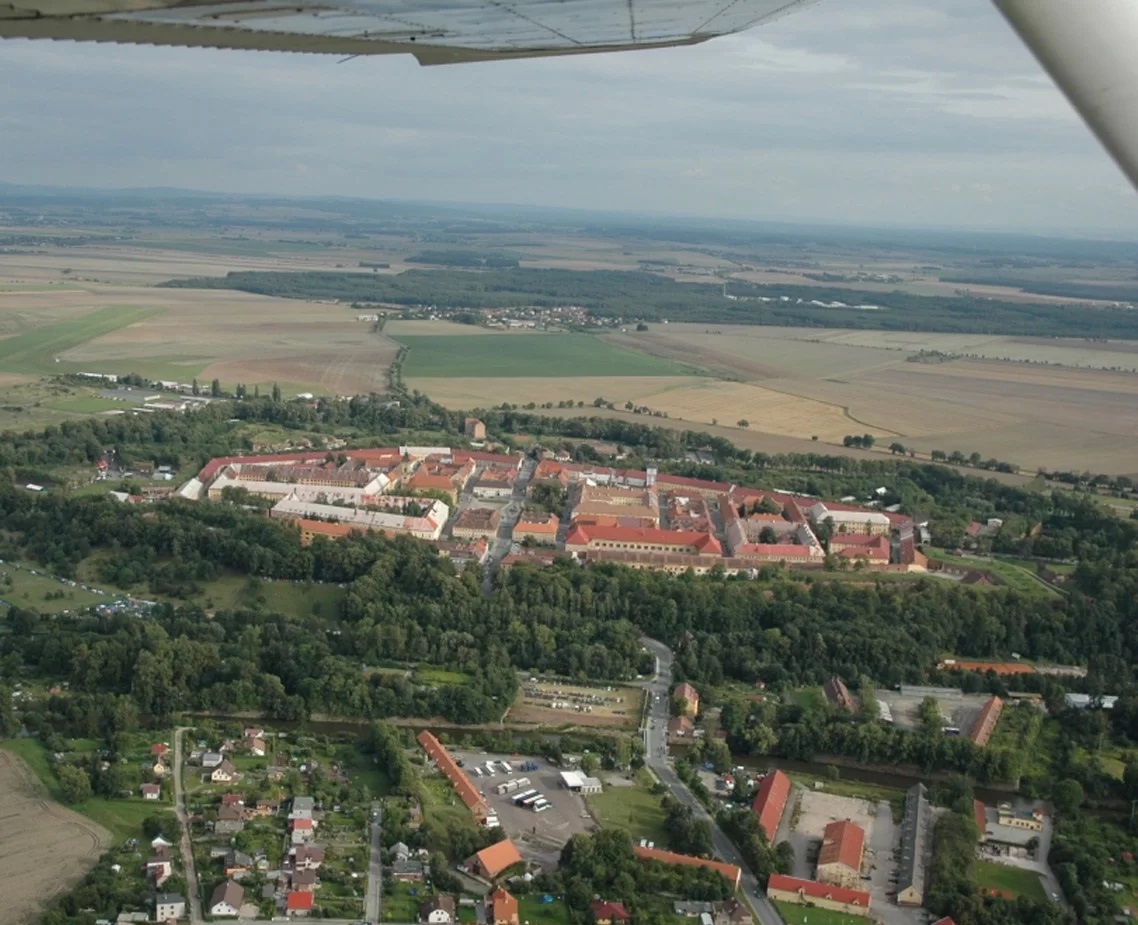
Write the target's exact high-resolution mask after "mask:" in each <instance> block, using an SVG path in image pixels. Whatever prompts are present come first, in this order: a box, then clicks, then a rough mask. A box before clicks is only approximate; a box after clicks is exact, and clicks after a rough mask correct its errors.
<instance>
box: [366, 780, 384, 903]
mask: <svg viewBox="0 0 1138 925" xmlns="http://www.w3.org/2000/svg"><path fill="white" fill-rule="evenodd" d="M371 811H372V814H373V817H374V818H373V819H372V820H371V822H370V823H368V829H369V831H370V833H371V839H370V841H371V858H370V859H369V860H368V869H367V899H365V900H364V921H365V922H379V921H381V920H382V918H383V915H382V911H383V851H382V846H381V845H380V843H379V837H380V831H381V830H382V827H383V806H382V805H381V804H380V803H379V801H378V800H377V801H375V802H374V803H372V805H371Z"/></svg>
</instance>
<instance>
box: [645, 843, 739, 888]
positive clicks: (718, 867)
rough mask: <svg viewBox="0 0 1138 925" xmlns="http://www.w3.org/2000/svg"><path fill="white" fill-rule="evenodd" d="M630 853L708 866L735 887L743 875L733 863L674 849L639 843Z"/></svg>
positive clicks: (652, 858) (664, 862)
mask: <svg viewBox="0 0 1138 925" xmlns="http://www.w3.org/2000/svg"><path fill="white" fill-rule="evenodd" d="M632 853H633V854H634V855H636V856H637V857H638V858H640V860H642V861H659V862H660V863H661V864H682V865H685V866H688V867H706V868H709V869H710V870H714V871H716V872H717V873H720V874H722V875H723V876H724V877H726V878H727V879H728V880H729V881H730V882H731V885H732V886H734V887H736V888H737V887H738V886H739V881H740V880H741V879H742V877H743V872H742V871H741V870H740V869H739V868H738V867H736V866H735V865H734V864H725V863H724V862H723V861H713V860H709V859H708V858H697V857H692V856H691V855H690V854H676V852H674V851H661V850H660V849H659V848H642V847H640V846H639V845H633V847H632Z"/></svg>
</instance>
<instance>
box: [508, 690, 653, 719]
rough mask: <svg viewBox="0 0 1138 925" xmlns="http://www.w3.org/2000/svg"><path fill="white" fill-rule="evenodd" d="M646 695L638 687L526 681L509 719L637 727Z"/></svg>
mask: <svg viewBox="0 0 1138 925" xmlns="http://www.w3.org/2000/svg"><path fill="white" fill-rule="evenodd" d="M643 697H644V693H643V691H641V690H639V689H638V688H631V687H617V686H615V685H610V686H606V687H583V686H580V685H575V684H563V683H560V682H557V681H525V682H523V683H522V686H521V690H520V691H519V692H518V699H517V700H516V701H514V705H513V706H512V707H510V709H509V711H508V713H507V718H508V719H509V720H510V721H512V722H515V723H542V724H546V725H553V726H559V725H573V726H612V727H624V726H635V725H637V724H638V723H639V721H640V707H641V702H642V700H643Z"/></svg>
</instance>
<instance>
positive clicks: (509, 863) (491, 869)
mask: <svg viewBox="0 0 1138 925" xmlns="http://www.w3.org/2000/svg"><path fill="white" fill-rule="evenodd" d="M471 860H472V861H473V860H477V862H478V866H479V867H480V868H481V869H482V870H484V871H485V872H486V876H488V877H497V876H498V874H500V873H501V872H502V871H504V870H505V869H506V868H507V867H513V866H514V865H515V864H520V863H521V862H522V856H521V854H519V853H518V849H517V847H516V846H515V845H514V843H513V842H512V841H510V840H509V839H508V838H507V839H506V840H505V841H500V842H498V844H496V845H491V846H490V847H489V848H483V849H482V850H481V851H479V852H478V853H477V854H476V855H474V857H473V858H471Z"/></svg>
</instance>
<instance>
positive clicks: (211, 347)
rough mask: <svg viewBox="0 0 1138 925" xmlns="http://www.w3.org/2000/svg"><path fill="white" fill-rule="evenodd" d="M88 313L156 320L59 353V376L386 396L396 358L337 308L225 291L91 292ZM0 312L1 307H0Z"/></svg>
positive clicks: (365, 326)
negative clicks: (109, 309)
mask: <svg viewBox="0 0 1138 925" xmlns="http://www.w3.org/2000/svg"><path fill="white" fill-rule="evenodd" d="M87 303H88V304H89V305H90V306H91V310H92V311H93V310H95V309H96V308H98V307H101V306H107V305H115V306H143V307H150V308H153V309H155V312H154V314H152V315H151V316H149V317H147V318H145V319H144V320H142V321H138V322H136V323H134V324H130V325H128V326H126V327H123V328H121V329H119V330H116V331H112V332H110V333H108V334H104V335H103V336H101V337H96V338H94V339H93V340H90V341H88V342H86V343H83V344H80V345H78V346H75V347H72V348H71V349H69V350H65V351H63V352H62V353H60V354H59V360H60V362H61V363H62V364H63V366H61V371H68V370H76V371H77V370H84V371H92V372H119V373H121V372H129V371H134V372H138V373H141V374H142V375H144V376H149V377H151V378H154V379H176V380H179V381H188V380H189V379H191V378H193V377H197V378H198V379H200V380H203V381H205V382H207V383H208V381H209V380H211V379H213V378H215V377H216V378H218V379H220V380H221V382H222V384H223V385H224V386H226V387H230V388H231V387H232V386H234V385H236V384H237V383H239V382H240V383H245V384H247V385H250V386H252V385H254V384H260V385H262V386H266V385H269V384H271V383H273V382H279V383H281V384H282V385H283V384H288V385H289V386H290V387H297V388H305V389H308V390H311V391H315V392H319V393H322V394H356V393H362V392H370V391H381V390H383V389H384V388H386V382H387V368H388V366H389V364H390V363H391V360H392V359H393V358H394V357H395V354H396V352H397V351H398V346H397V345H396V344H395V343H394V342H393V341H391V340H390V339H389V338H387V337H386V336H384V335H382V334H377V333H375V332H374V331H373V325H372V324H369V323H367V322H360V321H357V320H356V312H354V311H351V310H349V309H346V308H344V307H341V306H338V305H327V304H320V303H314V302H307V301H301V300H296V299H274V298H268V297H265V296H256V295H250V294H247V293H242V292H231V291H227V290H192V289H136V288H124V287H109V286H107V287H101V286H92V287H90V291H89V293H87ZM0 307H2V303H0Z"/></svg>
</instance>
